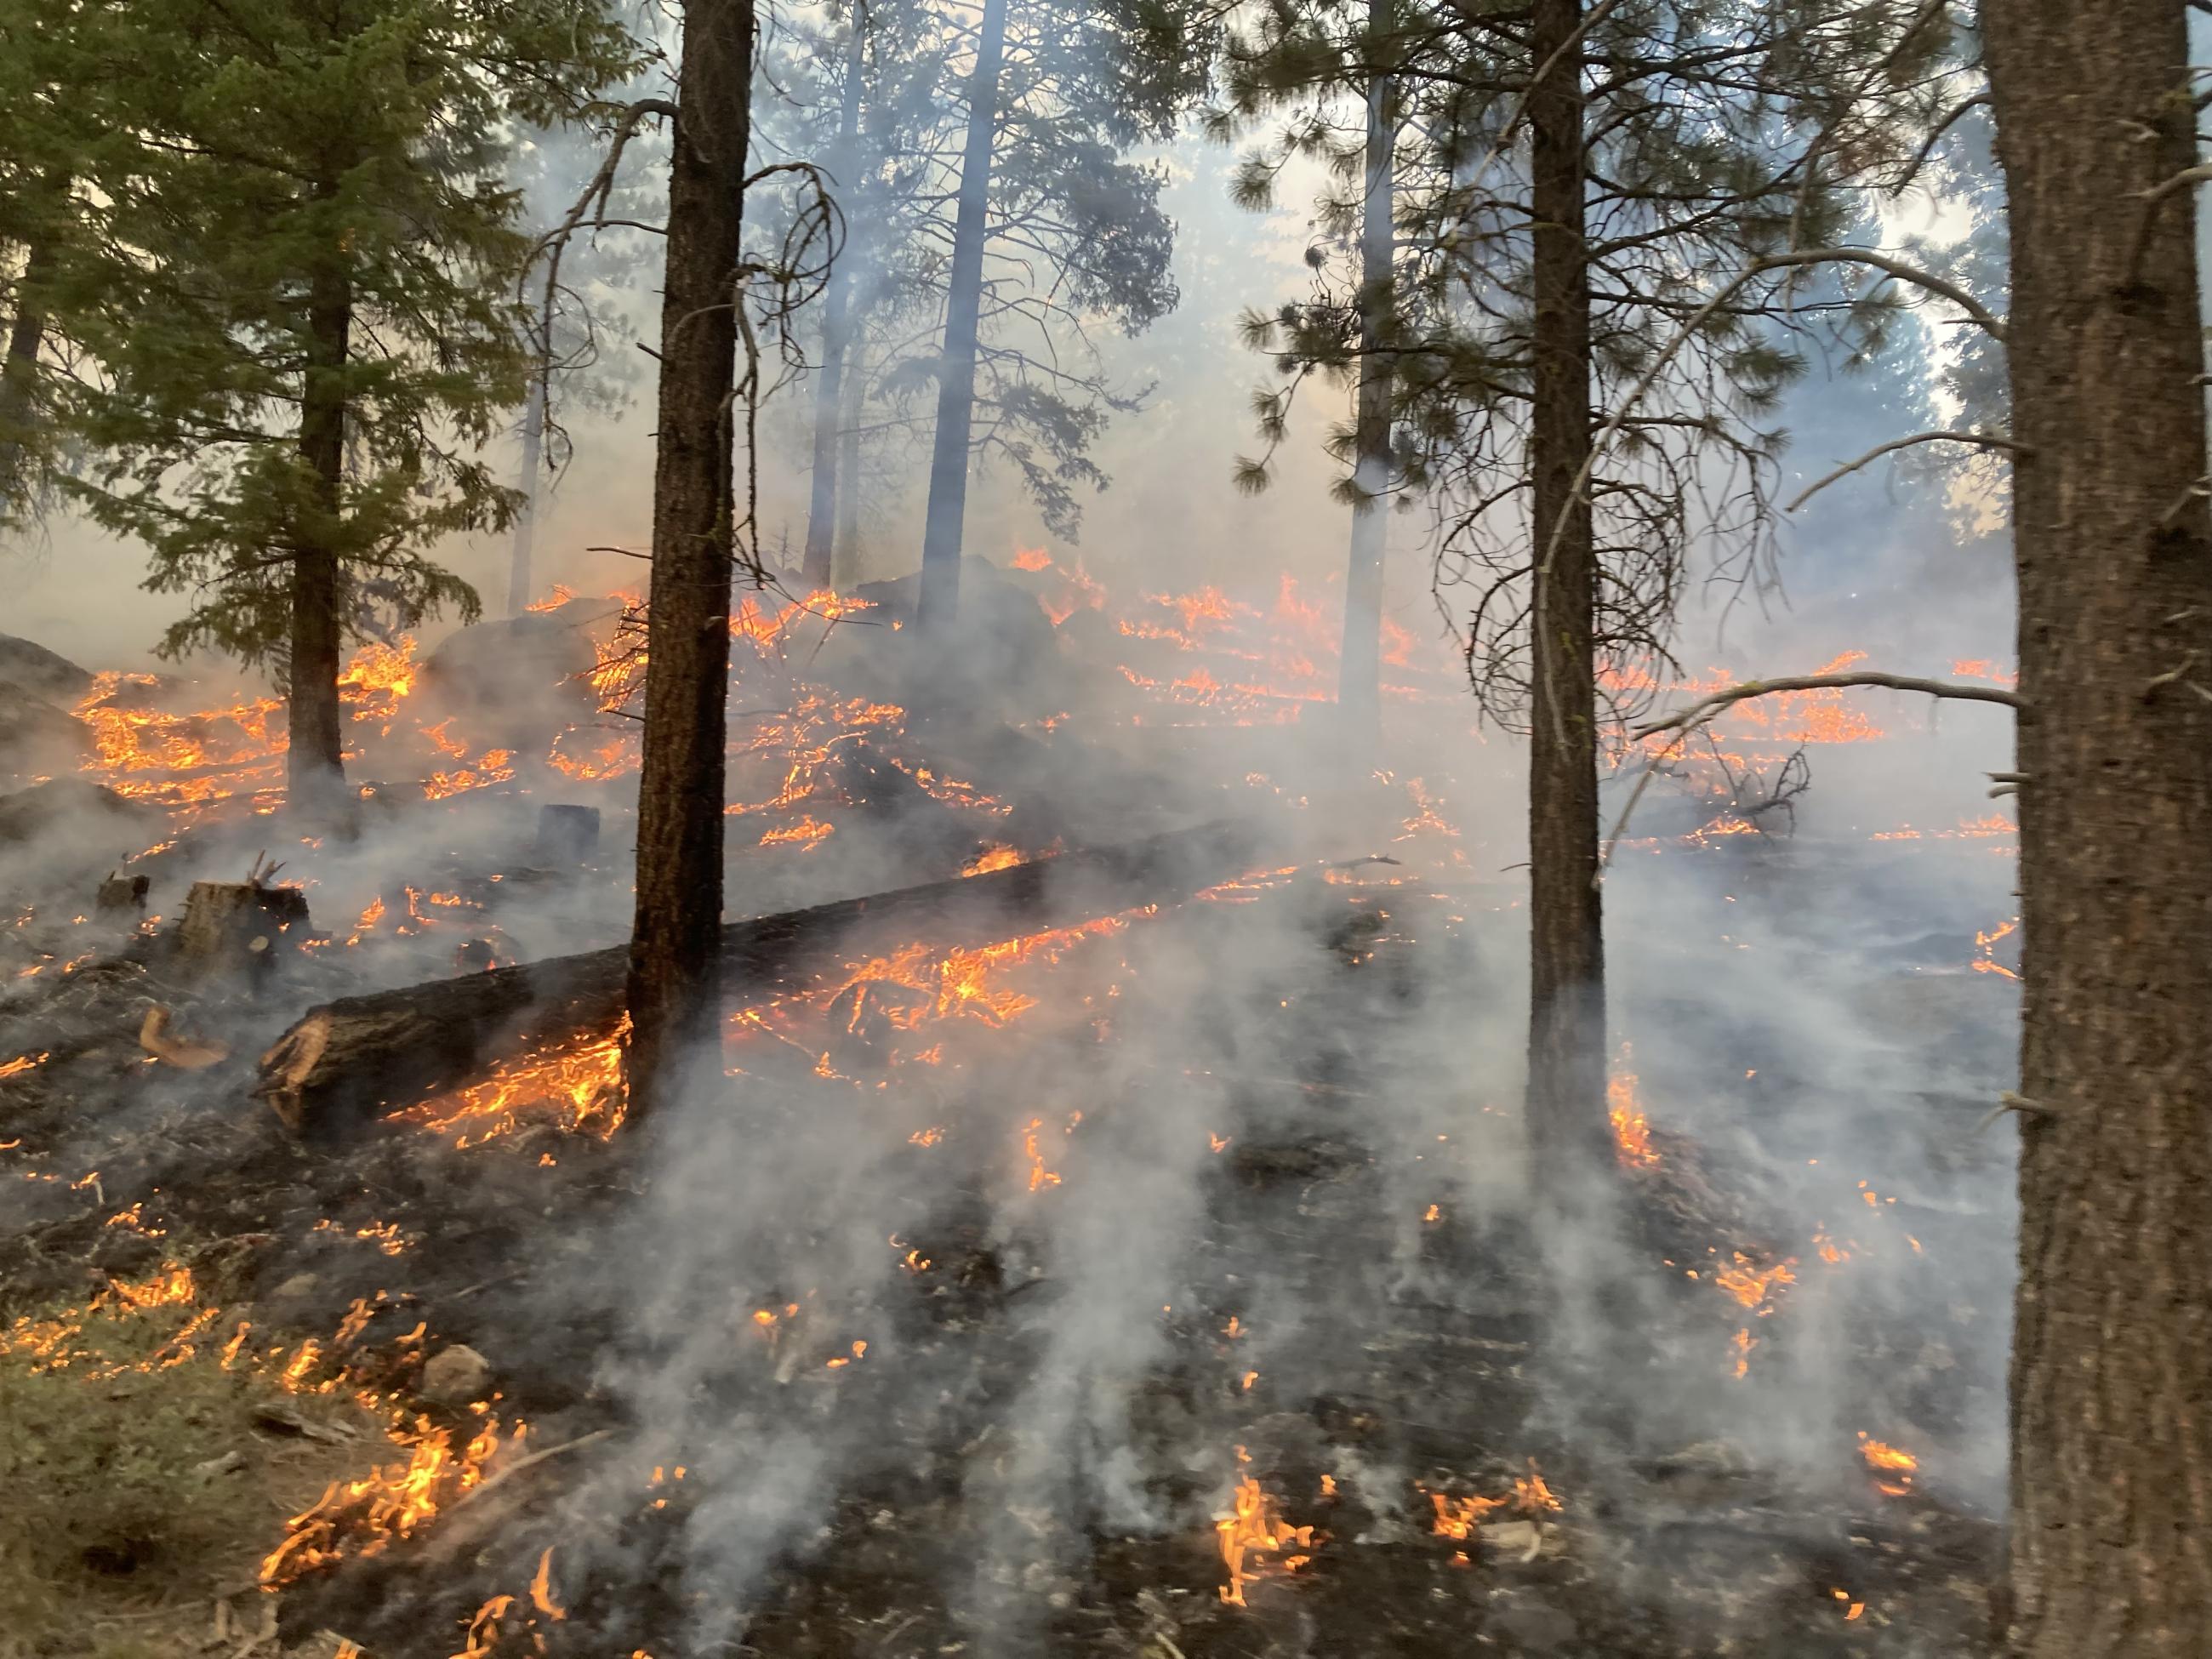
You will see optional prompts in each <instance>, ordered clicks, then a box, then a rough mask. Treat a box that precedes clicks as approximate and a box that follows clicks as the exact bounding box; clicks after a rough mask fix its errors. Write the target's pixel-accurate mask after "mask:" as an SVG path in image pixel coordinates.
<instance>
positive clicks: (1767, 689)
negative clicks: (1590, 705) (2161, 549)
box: [1590, 670, 2030, 884]
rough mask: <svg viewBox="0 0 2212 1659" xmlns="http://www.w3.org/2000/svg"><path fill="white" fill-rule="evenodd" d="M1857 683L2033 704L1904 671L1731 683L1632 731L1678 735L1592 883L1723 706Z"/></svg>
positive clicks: (1631, 801)
mask: <svg viewBox="0 0 2212 1659" xmlns="http://www.w3.org/2000/svg"><path fill="white" fill-rule="evenodd" d="M1859 686H1873V687H1875V688H1876V689H1878V690H1885V691H1913V692H1917V693H1919V694H1920V695H1921V696H1929V697H1954V698H1957V699H1959V700H1960V701H1962V702H1995V703H2002V704H2003V705H2004V706H2005V707H2006V708H2016V709H2024V708H2028V707H2029V706H2030V705H2029V703H2028V701H2027V698H2025V697H2023V696H2021V695H2020V694H2019V693H2018V692H2016V691H2007V690H2002V689H2001V688H1999V687H1996V686H1993V685H1963V684H1957V683H1955V682H1953V681H1949V680H1923V679H1913V678H1908V677H1906V676H1905V675H1902V674H1882V673H1877V672H1875V671H1871V670H1869V671H1861V672H1858V673H1852V674H1792V675H1789V676H1787V677H1785V678H1781V679H1774V680H1746V681H1745V682H1744V683H1743V684H1741V685H1732V686H1730V687H1729V689H1728V690H1725V691H1717V692H1715V693H1714V694H1713V695H1712V696H1710V697H1706V698H1705V699H1703V700H1702V701H1701V702H1693V703H1692V704H1691V705H1690V706H1689V707H1688V708H1681V709H1677V710H1676V711H1675V712H1674V714H1668V715H1667V716H1666V717H1665V718H1663V719H1662V720H1650V721H1647V722H1646V723H1645V724H1644V725H1642V726H1638V727H1636V728H1635V729H1634V730H1633V731H1632V732H1630V733H1629V736H1630V737H1631V738H1632V740H1633V741H1635V742H1638V743H1641V742H1642V741H1643V740H1644V738H1656V737H1657V736H1658V735H1659V734H1660V733H1661V732H1674V734H1675V736H1674V738H1673V739H1672V741H1670V742H1669V743H1668V744H1667V745H1666V746H1665V747H1664V748H1662V749H1661V750H1659V751H1658V752H1657V753H1656V754H1655V755H1653V756H1652V757H1651V758H1650V761H1649V762H1648V763H1646V764H1645V766H1644V775H1643V776H1642V777H1640V778H1638V780H1637V781H1636V787H1635V789H1634V791H1633V792H1632V793H1631V794H1630V795H1629V797H1628V805H1626V806H1624V807H1623V808H1621V811H1620V817H1619V818H1618V819H1617V820H1616V821H1615V822H1614V823H1613V833H1612V834H1611V835H1609V836H1607V837H1606V842H1605V846H1604V848H1603V849H1602V850H1601V851H1600V853H1599V854H1598V860H1597V870H1596V872H1595V873H1594V874H1593V875H1592V876H1591V878H1590V880H1591V882H1592V883H1593V884H1595V883H1597V882H1601V881H1603V880H1604V879H1605V872H1606V869H1607V866H1610V865H1611V864H1612V862H1613V849H1614V848H1617V847H1619V846H1620V837H1621V836H1622V834H1623V832H1625V831H1626V829H1627V828H1628V820H1629V819H1630V817H1632V816H1633V815H1634V813H1635V811H1636V804H1637V803H1638V801H1640V800H1642V799H1644V791H1645V790H1646V789H1648V788H1649V787H1650V785H1651V780H1652V779H1653V778H1654V777H1655V776H1656V775H1657V774H1658V771H1659V768H1660V765H1661V763H1662V762H1664V761H1665V760H1666V759H1667V758H1668V757H1669V756H1672V755H1676V754H1679V753H1680V752H1681V748H1682V745H1683V744H1685V743H1686V742H1688V741H1689V739H1690V736H1691V734H1692V732H1695V731H1697V730H1698V728H1699V726H1703V725H1705V722H1706V721H1708V720H1711V719H1712V718H1713V717H1714V716H1716V715H1717V714H1719V713H1720V712H1721V711H1722V710H1723V709H1724V708H1733V707H1734V706H1735V704H1737V703H1740V702H1747V701H1748V700H1749V699H1751V698H1753V697H1764V696H1771V695H1773V694H1774V693H1776V692H1778V691H1826V690H1850V689H1851V688H1854V687H1859Z"/></svg>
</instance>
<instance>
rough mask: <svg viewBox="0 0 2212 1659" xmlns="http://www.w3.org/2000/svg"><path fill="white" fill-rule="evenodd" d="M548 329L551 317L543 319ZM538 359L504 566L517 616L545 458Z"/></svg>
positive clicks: (526, 598) (543, 370) (524, 599)
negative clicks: (519, 498)
mask: <svg viewBox="0 0 2212 1659" xmlns="http://www.w3.org/2000/svg"><path fill="white" fill-rule="evenodd" d="M544 325H545V326H546V327H547V328H549V329H550V328H551V327H552V325H553V319H551V318H550V316H549V317H547V318H545V319H544ZM548 372H549V371H548V366H547V365H546V363H545V362H544V360H543V359H542V358H541V359H540V361H539V362H538V366H537V368H536V370H535V371H534V372H533V373H532V375H531V377H530V401H529V403H527V404H525V405H524V407H523V411H522V467H521V471H520V476H518V477H517V478H516V479H515V488H516V489H519V490H520V492H521V494H522V505H521V506H520V507H518V508H517V509H516V510H515V514H514V546H513V551H512V552H511V554H510V555H509V556H508V559H507V615H508V616H510V617H519V616H520V615H521V614H522V613H523V612H524V611H526V610H528V609H529V607H530V588H531V582H532V574H531V568H530V567H531V556H532V545H533V544H534V543H535V541H536V539H537V531H538V464H539V463H540V462H541V461H543V460H544V459H545V376H546V374H547V373H548Z"/></svg>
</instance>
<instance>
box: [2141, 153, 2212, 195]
mask: <svg viewBox="0 0 2212 1659" xmlns="http://www.w3.org/2000/svg"><path fill="white" fill-rule="evenodd" d="M2207 180H2212V161H2199V162H2198V163H2197V165H2196V166H2195V167H2184V168H2182V170H2181V171H2180V172H2179V173H2175V174H2174V175H2173V177H2172V178H2171V179H2161V180H2160V182H2159V183H2157V184H2155V185H2152V186H2151V187H2150V188H2149V189H2148V190H2145V191H2136V194H2137V195H2138V196H2140V197H2142V199H2143V200H2144V201H2145V202H2149V203H2155V202H2162V201H2164V200H2165V199H2166V197H2169V196H2171V195H2172V194H2173V192H2174V191H2177V190H2186V189H2188V188H2189V187H2190V185H2201V184H2203V183H2205V182H2206V181H2207Z"/></svg>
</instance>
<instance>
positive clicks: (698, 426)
mask: <svg viewBox="0 0 2212 1659" xmlns="http://www.w3.org/2000/svg"><path fill="white" fill-rule="evenodd" d="M752 47H753V7H752V3H751V0H686V3H685V5H684V47H683V62H682V64H681V67H680V70H679V72H678V85H679V88H680V90H679V93H678V105H679V107H680V113H679V114H678V118H677V122H676V142H675V146H674V154H673V156H672V158H671V164H670V172H669V200H668V252H667V268H666V273H665V280H664V282H663V284H662V290H663V292H662V301H661V310H660V393H659V435H658V441H657V444H656V447H655V456H654V466H653V595H652V606H651V611H652V617H651V621H650V623H649V624H648V628H649V632H648V634H647V650H648V652H649V653H650V654H649V656H648V658H647V662H648V667H647V671H646V678H645V733H644V754H643V757H642V762H641V768H640V775H639V779H638V805H637V909H636V919H635V924H634V926H633V927H632V930H631V934H630V947H629V1012H630V1022H631V1027H630V1036H629V1048H628V1051H627V1053H626V1055H625V1059H624V1064H625V1071H626V1073H627V1075H628V1080H629V1091H630V1102H631V1110H632V1111H633V1112H636V1113H642V1114H645V1115H650V1114H651V1113H652V1112H653V1111H654V1110H656V1109H658V1108H659V1106H660V1105H661V1103H663V1100H664V1098H665V1097H667V1096H670V1095H672V1094H673V1093H675V1092H677V1091H679V1090H680V1089H681V1088H682V1086H683V1083H684V1077H685V1075H686V1073H687V1071H688V1069H689V1068H690V1067H691V1066H695V1065H702V1064H703V1065H704V1066H706V1067H707V1068H708V1069H712V1070H715V1071H719V1066H720V1060H719V1050H718V1049H717V1048H716V1047H715V1014H716V1011H717V1009H718V1007H719V1006H720V954H719V951H718V949H717V935H718V933H719V932H720V927H721V920H722V805H723V745H724V742H725V732H726V720H727V711H726V703H727V700H728V696H729V684H728V683H729V662H730V578H731V572H732V539H731V538H732V533H733V527H732V520H733V518H734V511H735V507H734V489H733V473H732V461H733V448H732V429H733V423H732V417H731V407H730V400H731V396H732V388H733V387H734V386H735V383H736V369H737V342H738V327H737V312H736V308H735V307H736V303H737V301H738V295H737V292H736V283H737V270H738V264H739V261H740V259H741V258H742V246H741V240H742V232H741V224H742V216H743V213H744V192H743V185H744V173H745V149H746V144H747V141H748V137H749V122H750V104H749V101H748V100H749V98H750V88H751V80H752Z"/></svg>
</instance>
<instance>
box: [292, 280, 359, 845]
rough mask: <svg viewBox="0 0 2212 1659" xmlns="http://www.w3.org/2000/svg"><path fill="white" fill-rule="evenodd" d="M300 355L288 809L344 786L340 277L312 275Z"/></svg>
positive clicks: (309, 804)
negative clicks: (300, 493)
mask: <svg viewBox="0 0 2212 1659" xmlns="http://www.w3.org/2000/svg"><path fill="white" fill-rule="evenodd" d="M307 306H308V308H307V331H308V341H309V343H308V353H307V372H306V374H305V375H304V376H303V386H302V389H301V404H300V457H301V459H302V460H304V461H305V462H306V463H307V469H308V471H309V472H310V474H311V475H312V477H313V491H314V496H313V508H312V510H311V512H310V513H308V514H307V516H306V517H305V519H304V520H302V522H301V525H300V526H299V534H298V545H297V546H296V547H295V549H294V550H293V556H292V631H291V639H290V641H289V658H290V661H289V684H288V686H287V693H288V702H289V715H288V718H289V726H290V733H291V734H290V737H289V739H288V746H287V749H286V751H285V762H284V781H285V787H286V792H287V794H288V796H289V799H290V801H291V804H292V805H294V806H295V808H300V809H302V810H305V811H310V812H314V811H325V810H327V809H329V808H330V807H331V805H334V804H335V803H336V801H337V798H338V795H339V793H340V791H341V789H342V787H343V784H344V782H345V760H344V734H343V731H342V729H341V722H340V719H339V708H338V659H339V657H340V655H341V647H342V643H343V641H342V635H341V618H340V617H339V614H338V607H339V605H340V602H341V591H340V590H341V586H342V582H341V572H340V570H339V568H338V552H337V546H338V534H339V528H340V514H341V512H342V510H343V499H342V483H343V475H344V469H345V424H346V422H345V416H346V401H345V400H346V382H345V367H346V355H347V351H348V349H349V343H350V337H351V334H352V330H353V295H352V290H351V287H350V285H349V283H348V282H347V280H346V277H345V276H344V275H343V273H342V272H331V273H325V274H320V275H318V276H316V277H315V278H314V279H313V289H312V291H311V293H310V295H309V298H308V302H307Z"/></svg>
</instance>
